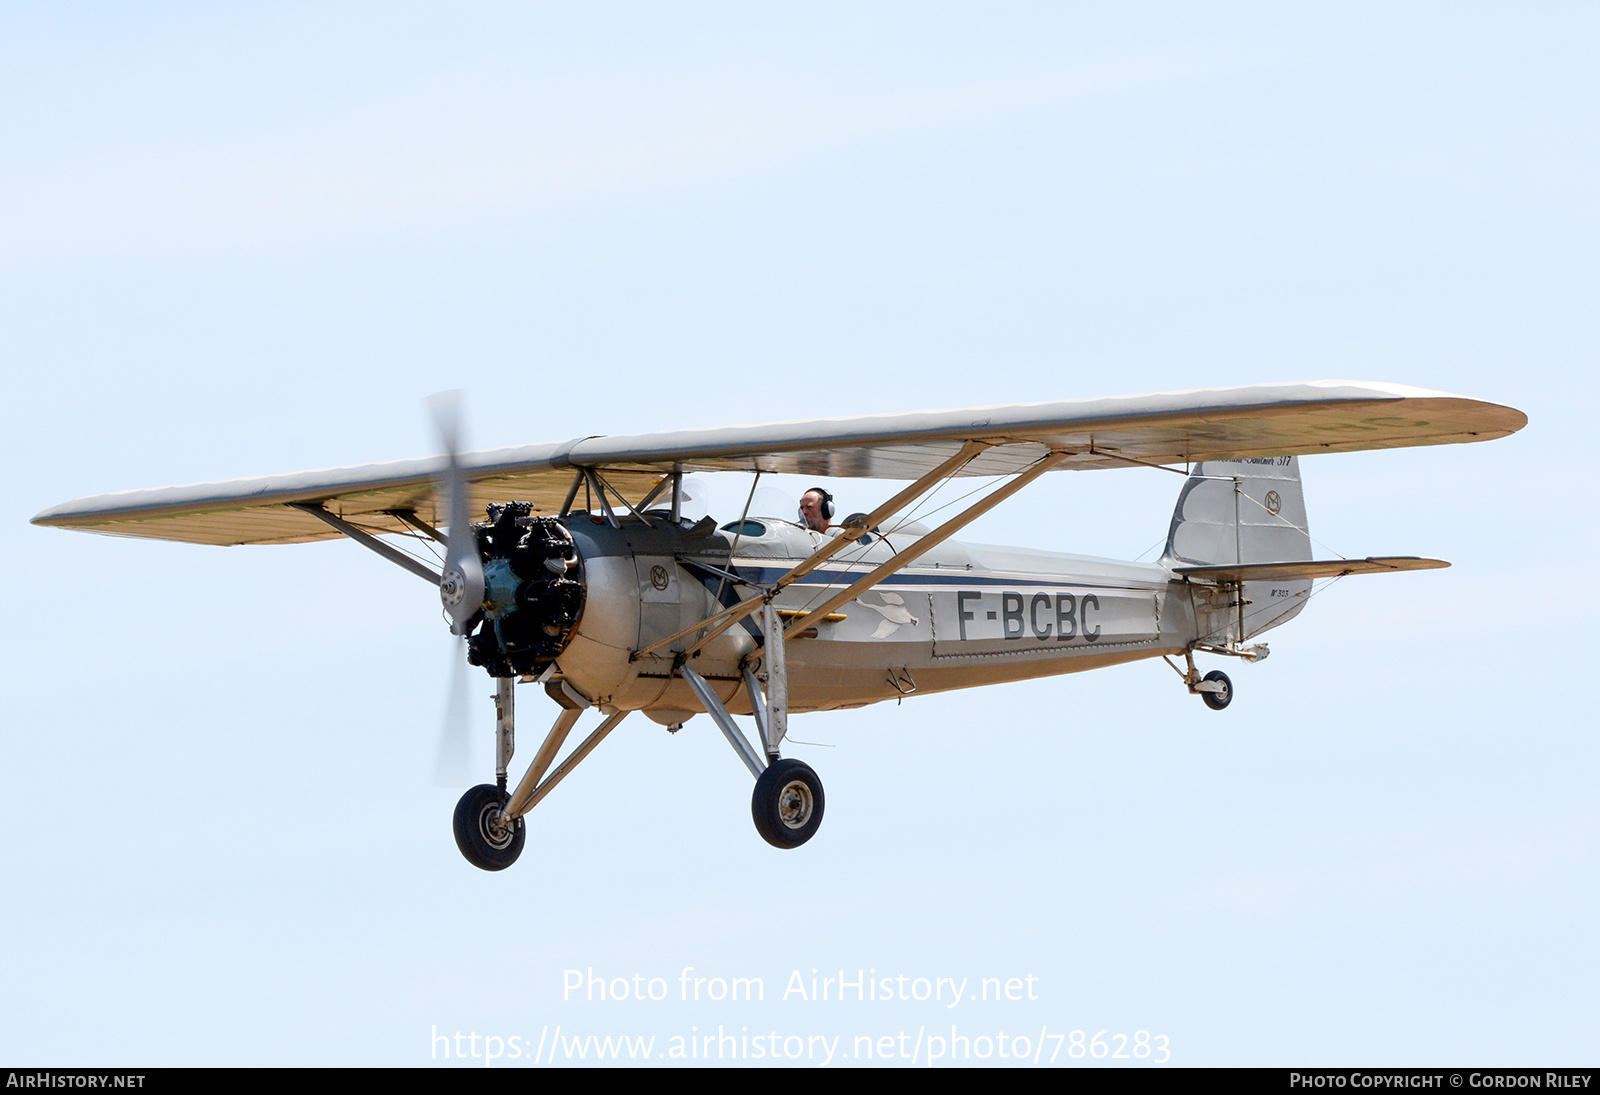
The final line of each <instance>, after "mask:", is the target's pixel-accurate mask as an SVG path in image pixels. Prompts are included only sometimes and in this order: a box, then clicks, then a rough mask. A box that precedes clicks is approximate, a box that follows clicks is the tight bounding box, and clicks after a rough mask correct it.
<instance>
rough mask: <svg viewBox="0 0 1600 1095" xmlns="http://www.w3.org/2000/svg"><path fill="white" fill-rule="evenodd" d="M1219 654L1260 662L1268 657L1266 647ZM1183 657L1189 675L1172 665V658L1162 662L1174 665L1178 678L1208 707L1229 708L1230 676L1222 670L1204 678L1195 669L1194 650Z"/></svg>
mask: <svg viewBox="0 0 1600 1095" xmlns="http://www.w3.org/2000/svg"><path fill="white" fill-rule="evenodd" d="M1258 651H1259V653H1258ZM1217 653H1233V654H1237V656H1239V657H1242V658H1244V659H1245V660H1246V661H1259V660H1260V659H1261V658H1264V657H1266V656H1267V654H1266V647H1264V646H1262V647H1251V648H1250V651H1249V652H1248V653H1246V652H1244V651H1232V650H1228V651H1217ZM1183 657H1184V660H1185V661H1186V662H1188V665H1189V671H1188V672H1187V673H1185V672H1184V671H1183V670H1181V669H1179V668H1178V667H1177V666H1175V665H1172V659H1171V658H1165V657H1164V658H1163V659H1162V660H1163V661H1165V662H1166V663H1167V664H1168V665H1172V669H1173V671H1174V672H1175V673H1177V674H1178V676H1180V677H1182V678H1183V683H1184V684H1185V685H1186V686H1187V687H1188V689H1189V691H1190V692H1191V693H1193V694H1194V695H1196V696H1199V697H1200V698H1201V699H1202V700H1204V701H1205V704H1206V706H1207V707H1209V708H1211V710H1213V711H1221V710H1222V709H1223V708H1225V707H1227V706H1228V704H1230V703H1232V702H1233V681H1231V680H1229V679H1228V675H1227V674H1226V673H1224V672H1223V671H1222V670H1220V669H1213V670H1212V671H1211V672H1209V673H1207V674H1206V675H1205V676H1204V677H1202V676H1201V675H1200V670H1198V669H1196V668H1195V667H1194V650H1193V648H1191V649H1189V650H1185V651H1184V652H1183Z"/></svg>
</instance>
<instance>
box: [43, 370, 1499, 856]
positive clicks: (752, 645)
mask: <svg viewBox="0 0 1600 1095" xmlns="http://www.w3.org/2000/svg"><path fill="white" fill-rule="evenodd" d="M435 412H436V414H437V416H438V419H439V426H440V432H441V434H442V436H443V439H444V447H445V449H446V455H445V456H444V457H443V458H442V459H441V458H431V459H424V460H408V461H399V462H395V463H386V464H373V465H368V466H365V467H355V468H339V469H333V470H328V471H314V472H305V473H301V474H297V475H281V476H271V477H268V478H264V479H244V480H235V481H232V482H225V483H205V484H199V485H195V486H185V487H169V488H166V489H162V490H143V491H130V492H126V493H121V494H109V495H102V496H100V497H96V498H85V499H81V500H79V501H76V502H69V503H67V504H65V505H61V506H57V507H55V508H54V509H49V510H46V511H45V512H44V513H41V514H39V515H38V516H37V517H35V518H34V523H35V524H40V525H52V526H58V527H61V528H75V529H84V530H87V531H91V532H103V533H110V534H114V535H125V536H147V537H154V538H157V539H167V540H181V541H187V542H190V543H201V544H292V543H303V542H305V541H309V540H320V539H327V538H331V537H337V536H348V537H350V538H351V539H353V540H355V541H357V542H358V543H360V544H363V545H364V546H366V547H368V548H371V549H372V550H373V551H375V552H377V553H378V554H380V555H382V556H384V557H385V558H387V559H389V560H391V561H393V562H395V563H398V564H399V565H401V566H403V567H405V568H406V569H408V570H410V571H412V572H413V573H415V574H417V575H418V576H420V577H422V578H424V579H426V580H427V581H429V582H431V583H433V584H434V585H436V586H437V587H438V589H439V593H440V596H441V598H442V600H443V602H444V609H445V614H446V616H447V618H448V619H449V622H450V626H451V630H452V631H453V632H454V633H455V634H457V635H460V636H463V637H465V638H466V639H467V642H466V657H467V659H468V661H470V662H471V663H472V664H473V665H477V666H481V667H483V668H484V669H485V670H486V671H487V672H488V673H489V675H490V676H491V677H493V678H494V679H495V682H496V689H497V693H496V709H497V715H496V726H495V736H496V768H495V775H496V781H495V782H494V783H492V784H490V783H486V784H482V785H480V786H477V787H474V788H472V789H471V790H469V791H467V793H466V794H465V795H464V796H463V797H462V798H461V801H460V802H459V804H458V805H457V807H456V811H455V836H456V842H457V844H458V845H459V846H460V848H461V851H462V854H464V855H465V856H466V858H467V859H468V860H469V861H470V862H472V863H473V864H474V865H476V866H478V867H481V868H483V869H485V870H491V871H492V870H500V869H503V868H505V867H508V866H510V865H511V864H512V863H513V862H514V861H515V860H516V858H517V856H518V854H519V853H520V852H521V850H522V846H523V841H524V837H525V832H524V827H523V826H524V823H523V817H524V815H525V814H527V812H528V811H529V810H531V809H532V808H533V807H534V806H535V805H537V804H538V802H539V801H540V800H541V799H543V798H544V796H545V795H546V794H548V793H549V792H550V790H551V788H553V787H554V786H555V785H556V784H557V783H558V782H560V781H561V780H562V779H563V778H564V777H565V776H566V775H567V774H568V773H570V772H571V771H572V770H573V769H574V768H575V767H576V766H577V765H578V764H579V763H580V762H581V761H582V760H583V758H584V757H586V756H588V755H589V753H590V752H591V751H592V750H593V749H595V747H596V746H598V745H599V744H600V743H601V741H602V740H603V739H604V738H605V737H606V735H607V734H609V733H610V732H611V731H612V730H614V729H615V728H616V726H617V724H618V723H619V722H621V721H622V719H623V718H625V717H626V716H627V715H628V714H629V713H630V712H633V711H640V712H643V713H644V714H645V715H646V716H647V717H648V718H650V719H653V720H654V721H655V722H657V723H660V724H662V725H665V726H667V727H669V728H671V729H674V730H675V729H677V728H678V727H679V726H680V725H681V724H682V723H683V722H685V721H686V720H688V719H689V718H691V717H692V716H693V715H695V714H697V713H701V712H704V713H706V714H708V715H709V716H710V717H711V720H712V721H713V722H714V723H715V724H716V725H717V727H718V728H719V729H720V730H721V731H722V733H723V735H724V736H726V738H727V740H728V743H729V745H731V746H732V747H733V750H734V752H735V753H737V754H738V756H739V758H740V759H741V760H742V761H743V762H744V764H745V765H746V767H748V768H749V769H750V774H751V775H752V776H754V777H755V793H754V796H753V798H752V802H751V809H752V813H753V814H754V817H755V824H756V829H757V830H758V831H759V832H760V834H761V836H762V837H764V838H765V839H766V840H767V841H768V842H769V843H771V844H773V845H776V846H777V847H780V848H793V847H797V846H799V845H801V844H804V843H805V842H806V841H807V840H809V839H810V838H811V837H812V835H813V834H815V833H816V831H817V826H818V825H819V824H820V823H821V821H822V813H823V791H822V783H821V782H820V781H819V780H818V778H817V775H816V773H815V772H813V771H812V770H811V768H810V767H809V766H808V765H806V764H803V763H801V762H799V761H797V760H794V759H784V758H783V757H782V756H781V750H782V746H783V742H784V737H785V733H786V730H787V725H788V718H789V716H790V714H792V713H796V712H802V711H830V710H835V709H839V708H847V707H860V706H862V705H864V704H869V703H877V702H879V701H881V700H888V699H895V698H898V697H902V696H906V695H911V694H913V693H915V694H918V695H921V694H925V693H930V692H942V691H945V690H948V689H954V688H971V687H974V686H976V685H984V684H999V683H1002V682H1005V681H1017V680H1025V679H1028V678H1031V677H1042V676H1047V675H1050V674H1055V673H1071V672H1077V671H1079V670H1084V669H1095V668H1098V667H1100V666H1106V665H1115V664H1117V663H1120V662H1127V661H1132V660H1134V659H1138V658H1153V657H1166V658H1167V659H1168V662H1169V664H1171V665H1172V667H1173V669H1174V670H1176V671H1177V672H1178V673H1179V674H1180V675H1181V677H1182V681H1183V685H1184V686H1185V687H1186V688H1187V689H1188V690H1189V691H1190V692H1191V693H1193V694H1195V695H1197V696H1199V697H1200V698H1201V699H1202V700H1203V701H1204V702H1205V703H1206V704H1207V705H1208V706H1209V707H1211V708H1213V709H1215V710H1221V709H1223V708H1225V707H1227V706H1228V702H1229V700H1230V699H1231V698H1232V696H1233V684H1232V682H1231V681H1230V680H1229V679H1228V677H1227V675H1226V674H1224V673H1222V672H1220V671H1212V672H1209V673H1206V674H1205V675H1204V676H1202V675H1201V674H1200V672H1199V670H1198V669H1196V667H1195V662H1194V656H1195V653H1196V652H1204V653H1208V654H1220V655H1228V656H1232V657H1239V658H1244V659H1245V660H1247V661H1256V660H1259V659H1260V658H1263V657H1265V656H1266V654H1267V648H1266V647H1265V646H1263V645H1259V644H1252V645H1246V643H1247V642H1249V640H1251V639H1254V638H1255V637H1256V636H1258V635H1260V634H1261V633H1262V632H1264V631H1266V630H1268V629H1269V628H1273V627H1276V626H1278V625H1279V624H1281V623H1284V622H1285V621H1287V620H1289V619H1290V618H1292V617H1293V616H1295V615H1296V614H1297V613H1299V611H1300V610H1301V608H1302V607H1303V606H1304V604H1305V601H1306V598H1307V597H1308V595H1309V593H1310V590H1311V586H1312V580H1313V579H1315V578H1324V577H1334V576H1339V575H1345V574H1372V573H1382V572H1387V571H1396V570H1418V569H1427V568H1432V567H1442V566H1447V565H1448V564H1447V563H1444V562H1442V561H1440V560H1436V559H1423V558H1416V557H1409V556H1408V557H1383V558H1367V559H1334V560H1317V559H1313V558H1312V552H1311V540H1310V536H1309V534H1308V532H1307V529H1306V510H1305V503H1304V500H1303V498H1302V495H1301V488H1300V472H1299V465H1298V462H1297V457H1298V456H1301V455H1304V454H1308V453H1325V452H1353V451H1356V450H1360V449H1385V448H1397V447H1400V446H1405V445H1442V444H1450V443H1454V442H1465V441H1487V440H1490V439H1492V438H1497V437H1504V436H1506V435H1507V434H1510V433H1513V432H1515V431H1516V430H1519V429H1521V428H1522V427H1523V426H1524V425H1526V423H1527V417H1526V416H1525V415H1523V414H1522V413H1521V412H1520V411H1516V410H1513V409H1511V408H1509V407H1502V406H1498V405H1496V404H1493V403H1483V402H1479V401H1477V400H1473V399H1466V398H1463V397H1460V396H1455V395H1447V394H1445V393H1442V392H1432V391H1425V390H1423V389H1419V388H1408V387H1401V386H1398V385H1392V384H1373V383H1356V382H1347V381H1321V382H1315V383H1304V384H1284V385H1271V386H1259V387H1245V388H1225V389H1214V390H1208V391H1192V392H1172V393H1165V394H1158V395H1141V396H1128V397H1118V398H1112V399H1091V400H1075V401H1070V402H1063V403H1033V404H1022V405H1017V406H1007V407H982V408H978V409H973V410H960V411H941V412H932V413H916V414H900V415H882V416H864V417H851V418H829V419H819V420H816V421H810V422H786V423H778V424H773V425H764V426H734V427H728V428H725V429H709V430H682V431H675V432H668V433H654V434H644V435H640V436H635V437H585V438H582V439H579V440H576V441H566V442H562V443H559V444H547V445H530V446H527V447H525V448H511V449H497V450H492V451H484V452H472V453H458V452H457V451H456V450H457V443H456V437H457V428H456V409H455V404H454V403H453V402H451V401H448V400H445V401H436V404H435ZM1141 466H1146V467H1161V468H1165V469H1166V470H1169V471H1176V472H1178V474H1180V475H1183V476H1184V477H1185V481H1184V483H1183V485H1182V487H1181V488H1180V489H1179V492H1178V501H1177V505H1176V507H1175V508H1174V510H1173V513H1172V518H1171V524H1170V527H1169V531H1168V533H1167V540H1166V550H1165V551H1164V552H1163V554H1162V556H1161V557H1160V559H1158V560H1157V561H1156V562H1154V563H1143V564H1142V563H1131V562H1116V561H1112V560H1107V559H1096V558H1089V557H1085V556H1078V555H1066V554H1059V553H1056V552H1044V551H1028V550H1022V549H1018V548H996V547H986V546H980V545H976V544H972V545H963V544H961V543H958V542H957V541H956V540H954V539H952V537H953V536H954V535H955V533H956V532H958V531H959V530H960V529H961V528H962V527H963V526H965V525H966V524H968V523H969V522H971V521H972V520H973V519H975V518H976V517H978V516H979V515H980V514H983V513H985V512H987V511H988V510H990V509H992V508H993V507H994V506H996V505H998V504H999V503H1000V502H1002V501H1004V500H1005V499H1006V498H1008V497H1010V496H1011V495H1012V494H1015V493H1016V492H1017V491H1019V490H1021V489H1022V488H1023V487H1025V486H1027V485H1028V484H1029V483H1031V482H1033V481H1034V480H1035V479H1037V478H1038V477H1039V476H1041V475H1043V474H1044V473H1045V472H1047V471H1051V470H1054V469H1068V470H1071V469H1081V470H1086V469H1102V468H1131V467H1141ZM1180 468H1181V470H1180ZM692 471H701V472H718V471H742V472H746V473H750V472H755V473H758V474H757V475H756V476H755V481H759V479H760V474H759V473H800V474H804V475H807V476H812V477H816V478H818V479H821V478H823V477H850V478H866V479H886V480H909V481H910V482H909V485H907V486H905V487H904V489H902V490H899V491H896V492H895V493H894V494H893V495H892V496H891V497H889V498H886V499H885V500H884V501H883V503H882V504H881V505H879V506H878V507H877V508H875V509H874V510H873V511H872V512H870V513H864V514H855V515H852V516H850V517H846V518H844V520H843V521H842V522H841V524H842V531H840V530H839V529H830V530H829V531H830V532H833V533H836V534H835V535H827V534H819V533H818V532H816V531H813V530H812V529H811V528H809V527H806V525H805V524H803V523H800V521H799V517H798V515H797V514H796V513H794V512H792V511H791V512H789V513H786V514H769V513H754V512H751V507H750V504H749V502H748V501H747V502H746V504H745V507H744V512H743V513H741V514H739V516H738V518H737V519H736V520H730V521H727V522H726V523H719V522H717V521H714V520H712V519H711V518H709V517H706V518H702V519H701V520H698V521H695V520H691V519H690V518H689V517H687V516H685V515H684V514H683V512H682V510H683V500H684V487H683V476H684V474H685V473H686V472H692ZM972 476H976V477H997V478H998V480H999V482H998V485H995V486H993V487H992V488H991V489H989V490H988V492H987V493H984V494H983V496H982V497H981V498H979V499H977V500H974V499H973V497H972V494H970V493H968V492H967V490H966V489H964V486H963V485H959V484H957V483H955V480H957V479H960V478H962V477H972ZM981 482H982V480H980V483H981ZM979 493H982V492H981V491H980V492H979ZM750 497H751V498H754V497H756V492H755V489H754V486H753V485H752V487H751V494H750ZM932 512H938V513H942V516H943V520H942V521H941V522H940V523H939V524H938V525H937V526H936V527H932V528H930V527H929V526H928V525H927V524H924V523H921V522H919V521H918V520H917V517H918V515H919V514H929V513H932ZM475 513H476V514H486V515H487V520H480V521H477V522H474V521H473V520H472V515H473V514H475ZM726 516H731V515H726ZM831 516H832V515H831V514H828V517H830V518H831ZM381 537H389V538H390V539H387V540H386V539H382V538H381ZM396 537H409V538H411V540H410V543H411V544H412V545H413V546H415V545H416V544H417V543H418V542H419V541H420V542H422V543H425V544H428V545H429V546H430V547H431V548H432V550H433V551H434V552H435V553H436V554H442V560H441V561H440V565H439V569H437V570H436V569H434V567H433V566H430V565H429V563H428V562H424V561H422V560H421V559H419V558H417V557H416V556H415V555H413V554H410V553H407V552H405V551H402V550H400V549H399V547H397V546H396V544H397V543H405V542H406V541H405V540H403V539H402V540H396V539H395V538H396ZM435 545H437V546H435ZM1174 658H1178V659H1182V662H1183V668H1181V669H1180V668H1179V666H1178V663H1177V662H1175V661H1173V659H1174ZM518 681H521V682H524V683H530V684H538V685H541V686H543V689H544V691H545V693H546V694H547V695H548V696H549V697H550V698H551V699H552V700H554V701H555V703H556V705H557V706H558V707H559V709H560V710H559V713H558V714H557V716H556V719H555V725H554V726H553V727H552V728H551V729H550V731H549V733H548V734H546V735H545V738H544V740H543V742H542V743H541V744H540V745H539V748H538V750H537V752H536V753H535V754H534V758H533V761H532V762H531V763H530V764H529V766H528V769H527V772H526V774H524V775H523V777H522V779H521V780H520V781H519V782H518V783H517V784H516V785H515V786H514V787H513V786H511V785H510V784H509V783H508V782H507V773H508V769H509V766H510V763H511V757H512V751H513V748H514V741H515V736H514V714H513V710H514V708H513V703H512V700H513V690H514V685H515V683H516V682H518ZM591 707H592V708H596V709H597V710H598V715H599V717H600V722H599V724H598V725H597V726H596V727H595V728H594V730H593V731H592V732H591V733H590V734H589V735H588V736H587V737H586V738H585V739H584V740H583V742H582V743H581V744H580V745H578V746H577V748H575V749H573V750H572V751H571V752H570V753H569V754H568V755H567V756H566V758H565V759H564V760H562V761H561V763H560V764H555V760H556V757H557V754H558V752H559V751H560V750H561V748H562V745H563V743H564V742H565V741H566V739H567V737H568V735H569V734H570V732H571V731H572V729H573V727H574V726H575V725H576V724H577V722H578V720H579V718H580V717H581V716H582V714H583V712H584V711H586V710H587V709H589V708H591ZM735 715H750V716H753V719H754V723H755V729H756V733H757V736H758V738H759V741H760V747H759V748H757V747H756V746H755V745H753V744H752V743H751V742H750V740H749V739H748V738H747V737H746V735H745V734H744V733H743V732H742V731H741V729H740V727H739V724H738V723H736V722H735V720H734V716H735Z"/></svg>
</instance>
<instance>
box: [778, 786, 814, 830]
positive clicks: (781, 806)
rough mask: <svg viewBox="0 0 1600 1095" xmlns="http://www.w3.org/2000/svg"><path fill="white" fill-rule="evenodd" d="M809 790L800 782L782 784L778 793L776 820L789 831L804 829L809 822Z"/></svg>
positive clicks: (810, 803)
mask: <svg viewBox="0 0 1600 1095" xmlns="http://www.w3.org/2000/svg"><path fill="white" fill-rule="evenodd" d="M811 810H812V801H811V788H809V787H807V786H806V785H805V784H804V783H802V782H801V781H800V780H792V781H790V782H789V783H786V784H784V787H783V790H782V791H780V792H779V793H778V819H779V820H780V821H782V822H783V823H784V825H785V826H787V827H788V828H790V829H800V828H804V827H805V825H806V823H807V822H808V821H810V820H811Z"/></svg>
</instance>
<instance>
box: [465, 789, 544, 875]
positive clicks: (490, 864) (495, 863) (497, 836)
mask: <svg viewBox="0 0 1600 1095" xmlns="http://www.w3.org/2000/svg"><path fill="white" fill-rule="evenodd" d="M505 806H506V793H505V792H504V791H502V790H500V788H498V787H496V786H494V785H493V784H492V783H480V784H478V786H476V787H474V788H473V789H472V790H470V791H468V792H467V793H466V794H464V795H462V796H461V801H460V802H458V803H456V817H455V830H456V847H457V848H460V849H461V854H462V855H464V856H466V857H467V862H468V863H470V864H472V865H473V866H474V867H478V868H481V869H482V870H485V871H503V870H505V869H506V868H507V867H509V866H511V865H512V864H513V863H515V862H516V861H517V856H519V855H521V854H522V842H523V841H524V840H525V839H527V835H528V834H527V831H526V830H525V829H523V827H522V819H521V818H520V817H519V818H517V820H516V821H515V822H514V823H513V824H511V825H506V824H505V823H504V822H503V821H502V820H501V815H502V813H503V812H504V810H505Z"/></svg>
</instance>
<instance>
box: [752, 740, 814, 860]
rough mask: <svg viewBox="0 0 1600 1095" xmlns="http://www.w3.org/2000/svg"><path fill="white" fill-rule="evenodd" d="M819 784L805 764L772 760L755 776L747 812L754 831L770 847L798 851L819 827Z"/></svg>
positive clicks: (809, 767)
mask: <svg viewBox="0 0 1600 1095" xmlns="http://www.w3.org/2000/svg"><path fill="white" fill-rule="evenodd" d="M822 804H823V798H822V781H821V780H820V779H818V778H817V774H816V773H815V772H813V771H812V770H811V766H810V765H809V764H805V763H802V762H801V761H798V760H775V761H773V762H772V763H771V764H769V765H768V766H767V768H766V771H764V772H762V773H761V775H760V776H758V777H756V789H755V793H754V794H752V795H751V796H750V813H751V816H752V817H754V818H755V822H756V832H758V833H760V834H761V839H763V840H765V841H766V842H767V843H768V844H771V845H772V846H773V847H774V848H798V847H800V845H802V844H804V843H805V842H806V841H808V840H810V839H811V838H812V837H813V836H815V835H816V832H817V828H818V826H820V825H821V824H822Z"/></svg>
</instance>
